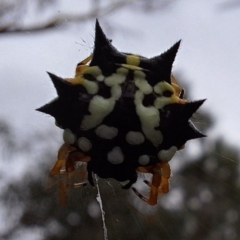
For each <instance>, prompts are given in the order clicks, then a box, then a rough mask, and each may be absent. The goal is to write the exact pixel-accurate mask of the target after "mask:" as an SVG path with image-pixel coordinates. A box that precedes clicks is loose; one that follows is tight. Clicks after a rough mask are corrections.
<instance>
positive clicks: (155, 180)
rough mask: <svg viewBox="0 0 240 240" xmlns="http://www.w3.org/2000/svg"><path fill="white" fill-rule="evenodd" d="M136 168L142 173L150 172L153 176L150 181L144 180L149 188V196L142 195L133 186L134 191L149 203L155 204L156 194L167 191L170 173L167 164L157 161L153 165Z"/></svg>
mask: <svg viewBox="0 0 240 240" xmlns="http://www.w3.org/2000/svg"><path fill="white" fill-rule="evenodd" d="M137 170H138V171H139V172H143V173H151V174H152V175H153V176H152V181H151V183H150V182H148V181H144V182H145V183H146V184H147V185H148V186H149V187H150V188H151V190H150V196H149V198H146V197H144V196H143V195H142V194H141V193H139V192H138V191H137V190H136V189H135V188H133V191H134V193H135V194H136V195H137V196H138V197H139V198H140V199H142V200H143V201H145V202H146V203H148V204H149V205H152V206H153V205H156V204H157V200H158V195H159V194H160V193H163V194H166V193H167V192H168V191H169V178H170V174H171V170H170V166H169V164H168V163H158V164H156V165H154V166H147V167H139V168H138V169H137Z"/></svg>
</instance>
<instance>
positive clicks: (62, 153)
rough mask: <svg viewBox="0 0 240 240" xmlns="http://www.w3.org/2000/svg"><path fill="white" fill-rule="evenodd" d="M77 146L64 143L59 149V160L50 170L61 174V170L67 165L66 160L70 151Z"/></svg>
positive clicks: (55, 173)
mask: <svg viewBox="0 0 240 240" xmlns="http://www.w3.org/2000/svg"><path fill="white" fill-rule="evenodd" d="M75 149H76V148H74V147H72V146H70V145H68V144H66V143H64V144H63V145H62V146H61V147H60V149H59V151H58V156H57V161H56V163H55V164H54V166H53V168H52V169H51V171H50V174H51V175H53V176H54V175H59V174H60V173H61V170H63V168H64V167H65V166H66V161H67V157H68V154H69V152H71V151H74V150H75Z"/></svg>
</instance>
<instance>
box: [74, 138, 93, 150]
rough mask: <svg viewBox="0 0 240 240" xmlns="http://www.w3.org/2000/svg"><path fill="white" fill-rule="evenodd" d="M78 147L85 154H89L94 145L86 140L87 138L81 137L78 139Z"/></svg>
mask: <svg viewBox="0 0 240 240" xmlns="http://www.w3.org/2000/svg"><path fill="white" fill-rule="evenodd" d="M77 144H78V147H79V148H80V149H81V150H82V151H83V152H87V151H89V150H90V149H91V148H92V144H91V142H90V141H89V140H88V139H87V138H85V137H81V138H79V139H78V142H77Z"/></svg>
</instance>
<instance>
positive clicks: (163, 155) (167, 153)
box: [158, 146, 177, 162]
mask: <svg viewBox="0 0 240 240" xmlns="http://www.w3.org/2000/svg"><path fill="white" fill-rule="evenodd" d="M176 152H177V147H175V146H172V147H170V148H169V149H168V150H161V151H159V153H158V158H159V160H160V161H161V162H169V161H170V160H171V159H172V158H173V156H174V155H175V153H176Z"/></svg>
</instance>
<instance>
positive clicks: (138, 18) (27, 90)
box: [0, 0, 240, 145]
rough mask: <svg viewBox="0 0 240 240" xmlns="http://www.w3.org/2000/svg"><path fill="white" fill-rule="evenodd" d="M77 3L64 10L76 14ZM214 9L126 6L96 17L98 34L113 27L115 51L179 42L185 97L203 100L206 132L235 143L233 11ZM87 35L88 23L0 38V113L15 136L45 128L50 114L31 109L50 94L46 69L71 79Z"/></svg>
mask: <svg viewBox="0 0 240 240" xmlns="http://www.w3.org/2000/svg"><path fill="white" fill-rule="evenodd" d="M80 2H81V1H80ZM222 3H224V1H222ZM78 4H79V1H77V0H76V1H73V2H72V5H68V6H67V7H68V9H69V10H71V9H72V11H74V12H76V9H77V8H76V6H78ZM81 6H82V2H81ZM220 6H221V1H217V0H216V1H211V2H210V1H197V0H196V1H176V3H175V4H174V5H173V6H172V7H171V8H169V9H167V10H166V11H163V12H159V11H156V12H151V13H149V12H146V13H141V12H140V11H137V10H134V9H133V8H131V9H128V10H121V11H120V12H117V13H114V14H111V15H109V16H105V17H103V18H101V17H100V19H99V20H100V22H101V23H102V27H103V29H105V31H107V29H108V28H107V25H106V23H107V24H111V25H112V26H113V27H114V26H115V25H116V26H117V27H116V28H114V32H110V33H109V34H108V36H109V37H110V38H112V39H113V44H114V45H115V46H116V47H117V48H118V49H119V50H122V51H130V52H134V53H139V54H142V55H146V56H153V55H156V54H159V53H161V52H163V51H165V50H166V49H168V48H169V47H170V46H171V45H172V44H173V43H175V42H176V41H177V40H179V39H182V40H183V41H182V45H181V47H180V51H179V53H178V55H177V58H176V61H175V64H174V69H173V72H174V71H181V72H182V73H183V75H184V76H186V84H189V85H190V86H191V89H190V90H191V94H190V95H191V98H192V100H195V99H196V100H197V99H202V98H207V101H206V102H205V103H204V105H203V107H202V108H203V109H205V110H207V111H210V112H211V113H212V115H213V116H216V119H217V121H216V124H215V126H214V127H213V128H212V131H211V132H210V133H209V137H213V136H214V137H215V136H216V135H218V136H219V135H220V136H224V137H225V138H226V139H227V141H228V142H230V143H233V144H235V145H238V143H239V142H240V136H239V132H240V126H239V123H238V117H239V115H240V110H239V108H238V106H237V103H238V92H239V90H240V70H239V63H240V54H239V53H240V45H239V42H240V31H239V29H240V8H234V9H230V10H229V9H228V11H223V10H221V9H220ZM65 7H66V6H65V5H64V4H63V5H62V6H59V10H58V11H59V12H61V11H66V10H65ZM81 9H82V11H83V9H84V8H81ZM56 14H58V13H56ZM66 24H67V23H66ZM93 35H94V20H91V21H88V22H87V23H86V24H84V25H83V24H79V25H78V26H77V25H75V26H73V27H69V28H66V29H64V28H59V29H58V28H57V29H55V30H53V31H50V32H45V33H35V34H30V33H27V32H26V33H23V34H21V35H6V36H1V38H0V52H1V59H2V60H1V65H0V79H1V80H0V84H1V94H0V106H1V115H2V116H3V117H6V118H7V119H8V120H9V122H12V123H13V124H14V125H15V126H16V129H17V130H20V131H21V133H22V132H24V131H27V132H28V131H31V132H32V131H34V129H36V128H37V129H38V128H44V127H48V126H49V127H50V126H51V125H52V123H53V119H51V118H47V117H46V116H44V115H42V114H39V113H38V112H35V111H34V109H35V108H36V107H39V106H41V105H42V104H44V103H45V102H47V101H49V100H50V99H51V98H53V97H55V96H56V94H55V91H54V89H53V86H52V83H51V82H50V80H49V78H48V76H47V74H46V71H50V72H53V73H55V74H57V75H59V76H62V77H70V76H72V75H73V73H74V68H75V65H76V63H77V62H79V61H80V60H81V59H83V58H84V57H85V56H87V55H88V54H89V53H90V52H91V49H92V46H93ZM82 39H84V41H85V42H86V43H84V42H83V41H82ZM26 125H27V128H26V127H24V126H26ZM20 128H21V129H20Z"/></svg>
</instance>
